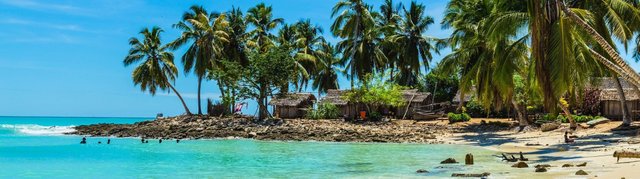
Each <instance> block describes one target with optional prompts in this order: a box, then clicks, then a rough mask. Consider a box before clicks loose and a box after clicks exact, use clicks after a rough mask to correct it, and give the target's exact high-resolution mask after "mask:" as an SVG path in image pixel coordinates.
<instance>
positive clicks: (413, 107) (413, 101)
mask: <svg viewBox="0 0 640 179" xmlns="http://www.w3.org/2000/svg"><path fill="white" fill-rule="evenodd" d="M402 97H403V99H404V101H405V103H406V105H405V106H401V107H398V108H396V109H395V110H394V113H395V115H396V117H397V118H399V119H402V118H406V119H421V118H423V117H426V116H424V115H420V114H421V113H419V112H420V111H425V110H427V109H424V107H426V105H428V104H430V103H431V98H432V96H431V93H425V92H419V91H418V90H417V89H411V90H402Z"/></svg>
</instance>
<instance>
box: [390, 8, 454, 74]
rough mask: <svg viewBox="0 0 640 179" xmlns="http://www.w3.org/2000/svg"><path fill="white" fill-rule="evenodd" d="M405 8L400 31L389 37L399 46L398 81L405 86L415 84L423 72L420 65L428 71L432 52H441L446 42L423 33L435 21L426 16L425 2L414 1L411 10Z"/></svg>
mask: <svg viewBox="0 0 640 179" xmlns="http://www.w3.org/2000/svg"><path fill="white" fill-rule="evenodd" d="M403 10H404V19H403V20H402V21H401V25H400V29H401V30H400V32H399V33H397V34H395V35H392V36H391V37H389V38H390V39H391V42H393V43H395V44H397V45H398V46H399V48H398V50H399V52H398V54H399V60H398V61H397V63H398V68H399V69H400V75H399V76H398V78H397V81H398V82H399V84H401V85H404V86H414V85H415V84H417V83H418V81H417V78H418V77H419V76H420V74H421V73H420V66H422V65H423V66H424V68H425V71H427V70H428V68H429V61H431V59H432V58H433V55H432V53H439V50H440V49H442V48H443V47H444V42H442V41H440V40H438V39H436V38H433V37H428V36H424V35H423V34H424V33H425V32H426V31H427V30H428V28H429V25H431V24H433V22H434V21H433V18H432V17H431V16H425V14H424V12H425V6H424V5H423V4H418V3H416V2H415V1H412V2H411V5H410V7H409V10H407V9H406V8H403ZM421 61H422V64H421Z"/></svg>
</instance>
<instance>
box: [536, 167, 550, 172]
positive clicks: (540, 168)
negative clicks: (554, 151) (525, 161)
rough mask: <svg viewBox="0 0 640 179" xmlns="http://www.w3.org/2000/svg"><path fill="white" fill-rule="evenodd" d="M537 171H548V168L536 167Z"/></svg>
mask: <svg viewBox="0 0 640 179" xmlns="http://www.w3.org/2000/svg"><path fill="white" fill-rule="evenodd" d="M536 172H547V168H545V167H538V168H536Z"/></svg>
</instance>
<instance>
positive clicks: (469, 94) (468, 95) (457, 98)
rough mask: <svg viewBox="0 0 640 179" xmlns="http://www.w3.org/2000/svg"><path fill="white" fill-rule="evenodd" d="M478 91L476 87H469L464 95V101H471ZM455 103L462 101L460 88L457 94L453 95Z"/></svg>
mask: <svg viewBox="0 0 640 179" xmlns="http://www.w3.org/2000/svg"><path fill="white" fill-rule="evenodd" d="M475 92H476V87H475V86H472V87H471V89H469V90H468V91H467V92H466V93H465V94H464V97H463V98H462V103H466V102H469V101H471V98H473V94H475ZM451 101H452V102H453V103H454V104H459V103H460V102H461V101H460V90H458V92H456V95H455V96H454V97H453V99H452V100H451Z"/></svg>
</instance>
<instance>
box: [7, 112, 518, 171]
mask: <svg viewBox="0 0 640 179" xmlns="http://www.w3.org/2000/svg"><path fill="white" fill-rule="evenodd" d="M141 120H144V119H142V118H50V117H0V178H15V177H20V178H22V177H27V178H44V177H46V178H168V177H170V178H202V177H212V178H301V177H310V178H327V177H330V178H371V177H380V178H397V177H402V178H412V177H424V176H430V177H436V178H441V177H448V176H451V173H454V172H455V173H482V172H491V173H492V178H502V177H501V176H503V177H504V176H505V175H508V174H507V173H504V172H513V170H514V169H511V167H508V165H506V164H504V163H502V162H500V159H499V158H496V157H494V156H493V155H496V154H497V153H495V152H493V151H489V150H485V149H483V148H480V147H474V146H464V145H420V144H379V143H329V142H278V141H255V140H247V139H239V140H235V139H234V140H225V139H219V140H183V141H180V143H176V141H175V140H165V141H163V142H162V143H158V140H151V141H150V142H149V143H148V144H142V143H140V139H137V138H111V144H109V145H107V144H105V143H106V140H107V138H87V141H88V144H86V145H81V144H79V142H80V139H81V138H82V136H65V135H61V133H63V132H68V131H69V130H72V129H71V127H72V126H75V125H82V124H92V123H106V122H108V123H133V122H137V121H141ZM54 126H55V127H54ZM98 141H101V142H102V143H103V144H98ZM467 153H473V154H474V158H475V163H476V165H473V166H465V165H464V164H453V165H441V164H439V162H440V161H442V160H444V159H445V158H448V157H454V158H456V159H457V160H458V161H460V162H463V163H464V155H465V154H467ZM417 169H426V170H428V171H429V172H430V173H427V174H418V173H415V171H416V170H417ZM498 171H500V172H498Z"/></svg>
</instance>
